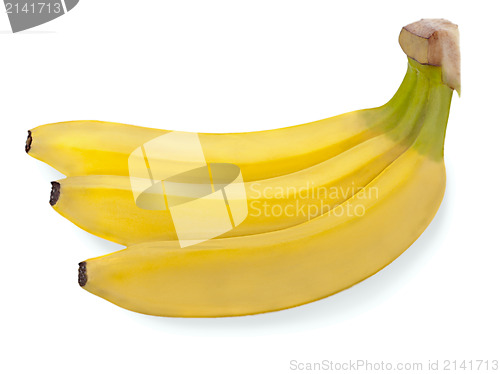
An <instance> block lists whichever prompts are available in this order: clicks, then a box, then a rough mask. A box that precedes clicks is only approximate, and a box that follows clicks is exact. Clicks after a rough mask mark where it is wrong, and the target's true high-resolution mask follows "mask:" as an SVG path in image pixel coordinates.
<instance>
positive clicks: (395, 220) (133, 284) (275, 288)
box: [79, 20, 460, 317]
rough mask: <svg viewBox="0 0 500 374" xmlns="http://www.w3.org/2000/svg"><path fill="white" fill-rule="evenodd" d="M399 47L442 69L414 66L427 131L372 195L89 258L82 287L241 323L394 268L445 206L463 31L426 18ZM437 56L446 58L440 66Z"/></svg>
mask: <svg viewBox="0 0 500 374" xmlns="http://www.w3.org/2000/svg"><path fill="white" fill-rule="evenodd" d="M408 33H410V34H411V35H408ZM430 36H432V37H430ZM436 40H438V41H439V43H437V44H432V43H434V42H435V41H436ZM400 42H401V44H402V47H403V49H404V50H405V51H406V52H407V53H408V54H409V56H410V57H412V58H414V59H416V60H417V61H420V60H422V59H424V57H425V59H427V58H428V57H429V56H434V57H433V59H432V61H434V62H435V63H436V61H437V62H438V64H437V65H440V66H426V65H423V64H426V63H427V62H426V61H427V60H422V61H423V62H422V63H423V64H420V63H415V66H416V67H417V68H418V70H419V71H420V72H421V73H422V75H425V76H426V77H427V78H428V80H429V86H430V92H429V100H428V101H427V103H426V105H425V106H424V107H423V108H422V109H421V111H422V115H423V116H424V120H423V124H422V128H421V130H420V132H419V134H418V136H417V138H416V139H415V141H414V142H413V144H412V145H411V146H410V147H409V148H408V149H407V150H406V151H405V152H404V153H403V154H402V155H401V156H399V157H398V158H397V159H396V160H395V161H394V162H392V163H391V164H390V165H389V166H388V167H387V168H385V169H384V170H383V171H382V172H380V173H379V175H378V176H377V177H376V178H375V179H373V180H372V181H371V182H370V183H368V184H367V185H366V186H365V188H363V189H362V190H361V191H359V192H358V193H356V194H354V195H353V196H352V197H351V198H350V199H348V200H346V201H344V202H343V203H342V204H341V205H339V206H337V207H336V208H334V209H332V210H330V211H329V212H327V213H325V214H323V215H321V216H318V217H316V218H313V219H311V220H309V221H307V222H304V223H301V224H299V225H296V226H293V227H289V228H286V229H283V230H278V231H273V232H268V233H262V234H257V235H252V236H240V237H232V238H221V239H212V240H209V241H205V242H203V243H199V244H196V245H194V246H191V247H189V248H179V244H178V243H177V242H176V241H163V242H150V243H142V244H137V245H134V246H131V247H129V248H127V249H124V250H122V251H118V252H115V253H112V254H109V255H105V256H101V257H97V258H94V259H90V260H87V261H85V262H82V263H80V269H79V284H80V285H81V286H82V287H83V288H84V289H86V290H87V291H89V292H91V293H94V294H96V295H98V296H100V297H103V298H105V299H107V300H109V301H110V302H112V303H115V304H117V305H119V306H121V307H124V308H126V309H129V310H133V311H136V312H140V313H145V314H153V315H159V316H176V317H218V316H236V315H246V314H254V313H262V312H267V311H274V310H280V309H284V308H290V307H293V306H297V305H300V304H304V303H307V302H311V301H314V300H317V299H320V298H323V297H326V296H328V295H331V294H333V293H336V292H338V291H341V290H343V289H345V288H347V287H350V286H352V285H353V284H356V283H357V282H360V281H361V280H363V279H365V278H367V277H369V276H370V275H372V274H374V273H375V272H377V271H379V270H380V269H381V268H383V267H385V266H386V265H388V264H389V263H390V262H392V261H393V260H394V259H395V258H397V257H398V256H399V255H400V254H401V253H402V252H404V251H405V250H406V248H408V247H409V246H410V245H411V244H412V243H413V242H414V241H415V240H416V239H417V238H418V237H419V235H420V234H421V233H422V232H423V231H424V230H425V228H426V227H427V225H428V224H429V223H430V222H431V220H432V218H433V216H434V215H435V213H436V211H437V210H438V208H439V205H440V203H441V200H442V197H443V194H444V190H445V180H446V176H445V167H444V160H443V144H444V136H445V130H446V125H447V121H448V113H449V107H450V103H451V97H452V93H453V90H452V88H455V89H458V88H459V82H460V80H459V76H457V74H458V73H459V72H457V70H456V69H455V67H456V66H457V65H458V62H457V61H455V60H456V59H457V58H458V57H457V56H458V53H459V51H458V31H457V28H456V26H455V25H453V24H451V23H449V22H448V21H444V20H432V21H429V20H423V21H420V22H418V23H416V24H412V25H409V26H407V27H405V28H404V30H403V32H402V33H401V37H400ZM408 51H410V52H408ZM436 54H441V56H440V57H439V58H437V60H436V57H435V55H436ZM422 56H423V57H422ZM419 59H420V60H419ZM450 59H451V60H452V61H451V62H450ZM450 64H451V65H453V66H450ZM372 190H373V191H377V193H376V194H372V193H370V191H372Z"/></svg>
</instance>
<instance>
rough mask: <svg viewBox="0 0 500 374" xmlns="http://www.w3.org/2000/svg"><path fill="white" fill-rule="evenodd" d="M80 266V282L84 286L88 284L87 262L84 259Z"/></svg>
mask: <svg viewBox="0 0 500 374" xmlns="http://www.w3.org/2000/svg"><path fill="white" fill-rule="evenodd" d="M78 266H79V267H78V284H79V285H80V287H83V286H85V285H86V284H87V263H86V262H85V261H83V262H80V263H79V264H78Z"/></svg>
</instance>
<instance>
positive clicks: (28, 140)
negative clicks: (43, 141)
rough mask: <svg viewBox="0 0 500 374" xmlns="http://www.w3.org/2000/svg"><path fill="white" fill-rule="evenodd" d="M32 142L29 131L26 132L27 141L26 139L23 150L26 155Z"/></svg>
mask: <svg viewBox="0 0 500 374" xmlns="http://www.w3.org/2000/svg"><path fill="white" fill-rule="evenodd" d="M32 141H33V138H32V137H31V131H30V130H28V139H26V145H25V146H24V150H25V151H26V153H29V151H30V149H31V142H32Z"/></svg>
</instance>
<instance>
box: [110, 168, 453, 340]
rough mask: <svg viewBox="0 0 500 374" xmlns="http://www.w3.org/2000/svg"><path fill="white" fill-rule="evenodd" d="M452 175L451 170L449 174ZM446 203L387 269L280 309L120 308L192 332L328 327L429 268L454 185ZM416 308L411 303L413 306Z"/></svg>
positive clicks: (165, 327) (148, 323)
mask: <svg viewBox="0 0 500 374" xmlns="http://www.w3.org/2000/svg"><path fill="white" fill-rule="evenodd" d="M450 179H452V178H451V175H450V173H449V170H448V180H449V181H450ZM450 185H451V183H449V185H448V187H447V190H446V194H445V197H444V199H443V202H442V204H441V207H440V209H439V211H438V213H437V214H436V216H435V217H434V220H433V221H432V222H431V224H430V225H429V227H428V228H427V229H426V230H425V232H424V233H423V234H422V235H421V236H420V237H419V238H418V239H417V241H416V242H415V243H414V244H413V245H412V246H411V247H410V248H408V250H406V251H405V252H404V253H403V254H402V255H401V256H399V257H398V258H397V259H396V260H395V261H394V262H392V263H391V264H389V265H388V266H386V267H385V268H384V269H382V270H381V271H379V272H378V273H376V274H374V275H373V276H371V277H369V278H367V279H366V280H364V281H362V282H360V283H358V284H356V285H354V286H352V287H351V288H348V289H346V290H344V291H341V292H339V293H337V294H335V295H332V296H329V297H327V298H324V299H321V300H318V301H315V302H312V303H309V304H304V305H301V306H298V307H295V308H290V309H286V310H281V311H277V312H270V313H263V314H256V315H250V316H242V317H223V318H168V317H155V316H148V315H142V314H138V313H134V312H130V311H127V310H124V309H120V308H117V310H116V311H117V312H122V313H126V314H127V317H128V318H130V319H132V320H134V321H135V322H133V323H136V322H138V323H140V324H142V325H144V326H145V327H148V328H151V329H154V330H155V331H164V332H166V333H169V334H179V335H184V336H186V335H191V336H231V337H235V336H260V335H275V334H289V333H294V332H298V331H307V330H313V329H320V328H324V327H325V326H326V325H333V324H338V323H342V322H343V321H346V320H350V319H353V318H356V317H357V316H359V315H361V314H364V313H367V312H369V311H370V310H371V309H373V308H375V307H377V306H378V305H380V304H382V303H384V302H385V301H387V300H389V299H390V298H391V297H393V296H394V295H395V294H396V293H398V292H399V291H400V290H401V289H403V288H404V287H405V285H406V284H407V283H408V282H410V281H411V280H412V279H413V278H415V276H416V275H417V274H418V273H419V272H420V271H421V270H422V269H423V267H424V266H425V264H426V263H427V262H428V261H429V260H430V259H431V258H432V257H433V256H434V255H435V254H436V252H437V251H438V250H439V248H440V247H441V245H442V242H443V240H444V238H445V237H446V234H447V232H448V231H449V229H448V226H449V225H450V222H451V220H452V210H453V209H451V203H450V202H451V201H453V200H455V199H454V198H453V193H452V192H453V191H451V188H450V187H449V186H450ZM408 308H411V306H408Z"/></svg>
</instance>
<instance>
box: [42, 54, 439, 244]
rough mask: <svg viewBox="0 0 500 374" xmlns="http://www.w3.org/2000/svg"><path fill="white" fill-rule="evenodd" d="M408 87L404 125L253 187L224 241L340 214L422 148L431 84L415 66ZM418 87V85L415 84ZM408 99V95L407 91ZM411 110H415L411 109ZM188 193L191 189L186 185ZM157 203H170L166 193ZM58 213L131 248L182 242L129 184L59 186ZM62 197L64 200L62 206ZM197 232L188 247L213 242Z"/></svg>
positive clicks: (72, 182) (112, 180)
mask: <svg viewBox="0 0 500 374" xmlns="http://www.w3.org/2000/svg"><path fill="white" fill-rule="evenodd" d="M407 74H408V77H407V79H405V80H404V81H403V83H402V85H406V84H408V83H407V82H408V81H410V82H416V84H415V86H414V90H413V92H412V93H411V95H409V96H408V99H407V100H408V103H409V104H407V106H406V107H403V108H402V110H399V111H396V112H395V113H394V116H396V117H397V119H396V120H394V119H390V122H391V123H397V124H396V125H395V127H394V128H392V129H391V130H389V131H388V132H386V133H384V134H382V135H379V136H376V137H374V138H371V139H369V140H367V141H365V142H362V143H360V144H358V145H356V146H354V147H353V148H351V149H349V150H346V151H344V152H342V153H341V154H339V155H337V156H335V157H333V158H331V159H328V160H326V161H323V162H320V163H319V164H316V165H313V166H311V167H309V168H306V169H303V170H300V171H296V172H294V173H290V174H284V175H281V176H279V177H274V178H269V179H264V180H260V181H253V182H246V183H244V185H245V190H246V193H245V194H244V195H243V196H238V197H234V196H233V202H234V200H235V199H239V200H241V202H237V204H245V205H248V215H247V217H246V219H245V220H244V221H243V222H242V223H241V224H240V225H238V226H236V227H234V228H233V229H232V230H230V231H227V232H226V233H224V234H222V235H221V236H220V237H233V236H242V235H253V234H258V233H262V232H268V231H275V230H280V229H284V228H287V227H290V226H295V225H298V224H300V223H303V222H305V221H307V220H308V219H311V218H313V217H315V216H317V215H319V214H321V213H325V212H326V211H328V210H330V209H332V208H334V207H335V206H337V205H340V204H341V203H343V202H344V201H345V200H346V199H348V198H350V197H351V196H352V195H353V194H354V193H356V191H359V190H360V189H362V188H363V187H365V186H366V185H367V184H368V183H369V182H370V181H371V180H373V179H374V178H375V177H376V176H377V175H378V174H379V173H380V172H381V171H382V170H384V169H385V168H386V167H387V166H388V165H389V164H390V163H391V162H393V161H394V160H395V159H396V158H397V157H398V156H399V155H401V154H402V153H403V152H404V151H405V150H406V149H407V148H408V147H409V146H410V145H411V144H412V142H413V141H414V140H415V137H416V135H417V134H418V130H419V129H420V125H421V123H422V121H423V116H422V109H423V108H424V107H425V105H426V104H427V99H428V95H429V88H430V86H429V79H428V78H427V76H426V75H424V74H422V73H420V72H419V70H418V66H417V65H416V62H414V61H413V60H411V59H410V60H409V62H408V73H407ZM412 86H413V84H412ZM400 90H401V91H406V88H405V87H403V88H401V89H400ZM407 108H410V109H407ZM186 185H187V183H186ZM191 190H192V189H190V188H182V189H178V191H177V192H178V195H177V196H170V198H174V199H176V200H181V199H188V198H189V197H190V196H189V195H188V194H189V193H190V192H191ZM153 193H156V194H158V195H160V196H158V197H156V199H158V198H159V199H160V200H161V201H163V200H164V197H163V191H162V190H159V191H156V192H153ZM51 195H52V196H53V198H52V199H51V204H52V206H53V208H54V209H55V210H56V211H57V212H58V213H60V214H61V215H62V216H64V217H66V218H67V219H69V220H70V221H72V222H73V223H75V224H76V225H77V226H79V227H81V228H83V229H84V230H86V231H88V232H90V233H92V234H95V235H98V236H100V237H102V238H105V239H108V240H111V241H114V242H117V243H120V244H124V245H131V244H135V243H139V242H145V241H157V240H177V235H176V231H175V225H174V223H173V221H172V216H171V214H170V212H169V211H168V209H167V210H146V209H142V208H140V207H139V206H138V205H137V204H136V201H135V199H134V194H133V191H132V188H131V183H130V180H129V177H124V176H114V175H92V176H77V177H69V178H66V179H62V180H59V181H57V182H53V191H52V194H51ZM55 196H57V198H55ZM202 229H203V227H193V229H192V230H191V231H190V232H189V233H188V234H189V236H186V235H185V236H184V239H192V240H199V239H201V238H207V237H210V236H209V235H208V234H207V233H206V232H203V231H202Z"/></svg>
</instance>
